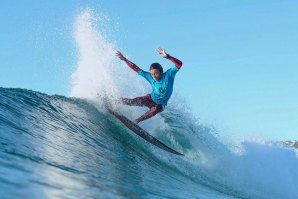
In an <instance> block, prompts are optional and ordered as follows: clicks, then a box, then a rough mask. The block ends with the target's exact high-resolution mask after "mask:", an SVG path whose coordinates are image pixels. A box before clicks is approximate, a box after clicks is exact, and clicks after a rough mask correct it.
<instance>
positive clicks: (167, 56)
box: [157, 48, 182, 69]
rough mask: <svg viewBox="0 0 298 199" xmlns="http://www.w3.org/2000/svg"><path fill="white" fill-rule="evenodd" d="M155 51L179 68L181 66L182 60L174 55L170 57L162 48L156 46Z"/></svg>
mask: <svg viewBox="0 0 298 199" xmlns="http://www.w3.org/2000/svg"><path fill="white" fill-rule="evenodd" d="M157 52H158V53H159V55H160V56H161V57H163V58H166V59H169V60H171V61H172V62H173V63H174V64H175V66H176V67H177V68H178V69H180V68H181V66H182V61H180V60H179V59H177V58H175V57H172V56H171V55H169V54H167V53H166V51H165V50H164V49H162V48H158V49H157Z"/></svg>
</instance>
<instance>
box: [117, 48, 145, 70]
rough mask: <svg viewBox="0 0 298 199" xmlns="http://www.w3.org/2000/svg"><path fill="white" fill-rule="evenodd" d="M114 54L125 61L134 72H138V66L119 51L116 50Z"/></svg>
mask: <svg viewBox="0 0 298 199" xmlns="http://www.w3.org/2000/svg"><path fill="white" fill-rule="evenodd" d="M116 56H117V57H119V59H121V60H122V61H125V63H126V64H127V65H128V66H129V67H130V68H131V69H132V70H134V71H135V72H137V73H138V72H139V71H140V68H139V67H138V66H137V65H135V64H134V63H132V62H131V61H129V60H128V59H126V57H124V56H123V55H122V53H121V52H120V51H116Z"/></svg>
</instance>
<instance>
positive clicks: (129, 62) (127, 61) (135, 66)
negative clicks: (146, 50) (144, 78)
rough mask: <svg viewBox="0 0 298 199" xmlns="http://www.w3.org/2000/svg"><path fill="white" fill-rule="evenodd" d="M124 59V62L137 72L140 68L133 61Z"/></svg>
mask: <svg viewBox="0 0 298 199" xmlns="http://www.w3.org/2000/svg"><path fill="white" fill-rule="evenodd" d="M124 61H125V63H126V64H127V65H128V66H129V67H130V68H131V69H132V70H134V71H135V72H137V73H139V71H140V68H139V67H138V66H137V65H135V64H134V63H132V62H131V61H129V60H128V59H125V60H124Z"/></svg>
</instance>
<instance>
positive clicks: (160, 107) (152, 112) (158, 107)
mask: <svg viewBox="0 0 298 199" xmlns="http://www.w3.org/2000/svg"><path fill="white" fill-rule="evenodd" d="M163 110H164V106H163V105H160V104H159V105H156V106H153V107H151V108H150V109H149V110H148V111H147V112H146V113H145V114H144V115H142V116H141V117H139V118H138V119H136V120H135V123H136V124H138V123H139V122H141V121H144V120H146V119H149V118H150V117H153V116H154V115H156V114H157V113H160V112H162V111H163Z"/></svg>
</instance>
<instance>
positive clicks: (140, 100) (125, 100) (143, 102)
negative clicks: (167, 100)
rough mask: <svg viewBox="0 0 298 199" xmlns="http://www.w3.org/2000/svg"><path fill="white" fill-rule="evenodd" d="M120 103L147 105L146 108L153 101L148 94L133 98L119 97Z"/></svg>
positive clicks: (152, 103) (151, 104)
mask: <svg viewBox="0 0 298 199" xmlns="http://www.w3.org/2000/svg"><path fill="white" fill-rule="evenodd" d="M121 103H123V104H125V105H129V106H147V107H148V108H150V107H152V106H153V105H154V104H155V103H154V102H153V101H152V100H151V98H150V95H149V94H148V95H146V96H142V97H136V98H133V99H129V98H121Z"/></svg>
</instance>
